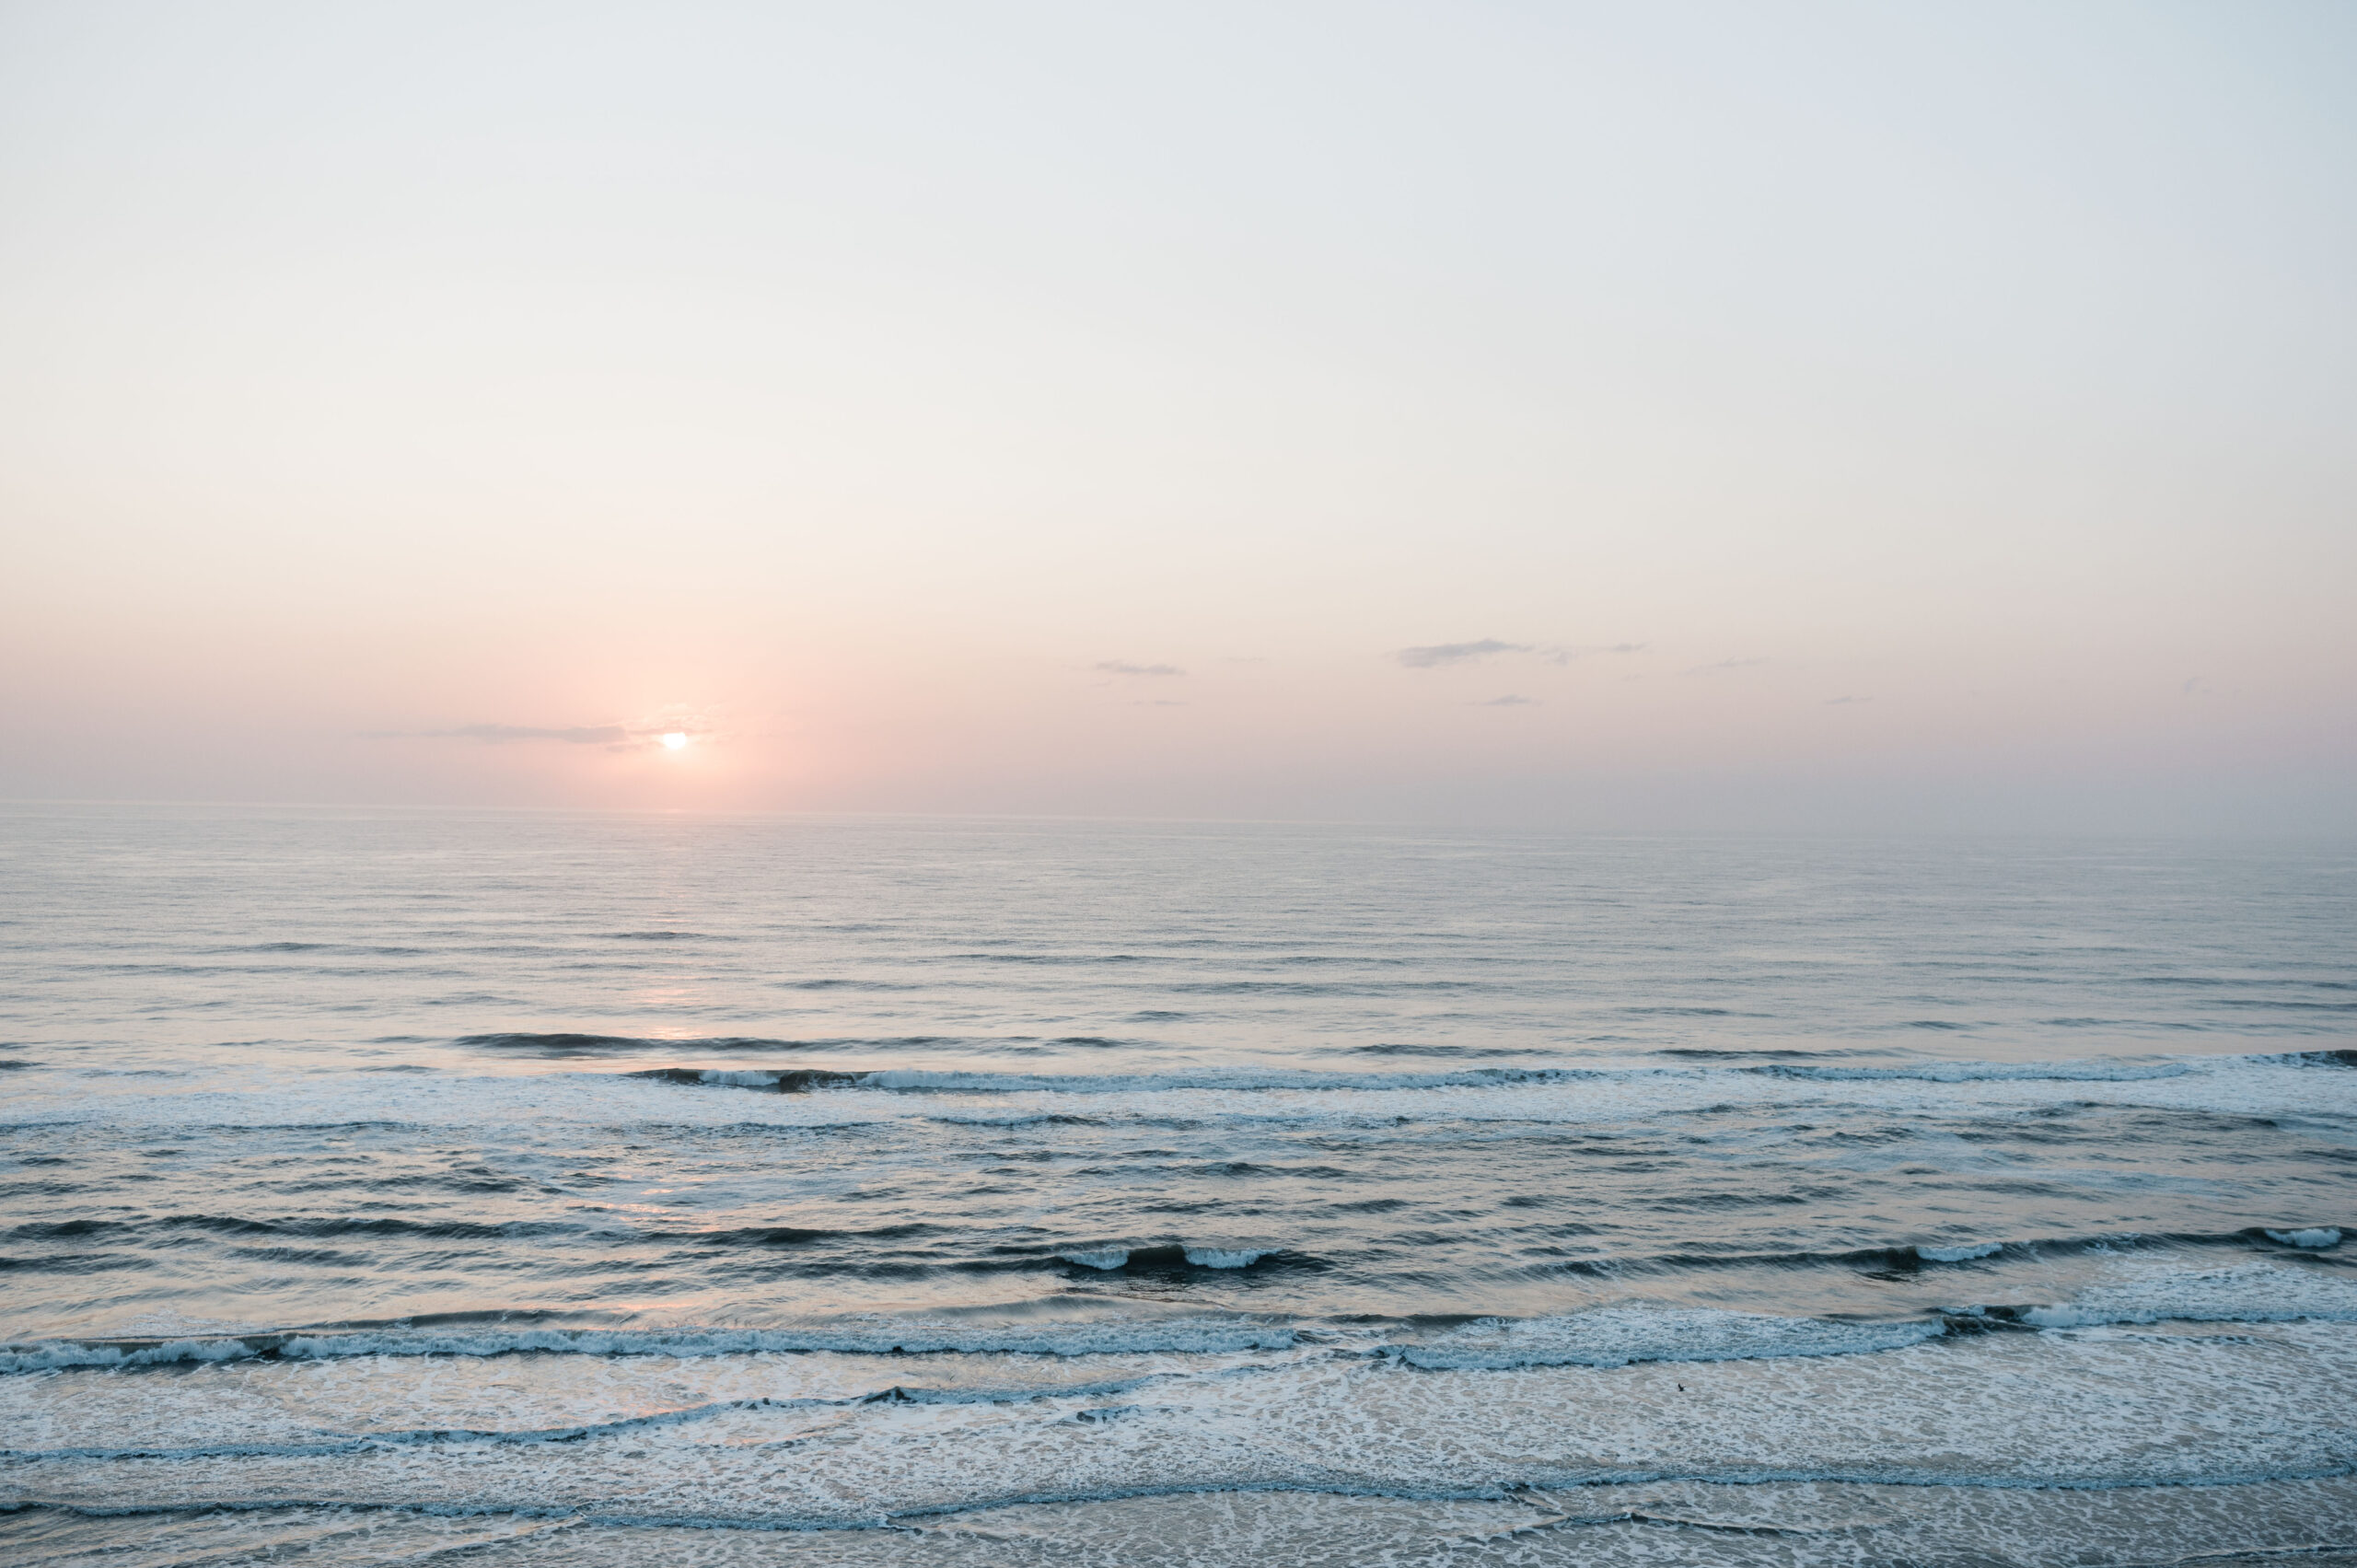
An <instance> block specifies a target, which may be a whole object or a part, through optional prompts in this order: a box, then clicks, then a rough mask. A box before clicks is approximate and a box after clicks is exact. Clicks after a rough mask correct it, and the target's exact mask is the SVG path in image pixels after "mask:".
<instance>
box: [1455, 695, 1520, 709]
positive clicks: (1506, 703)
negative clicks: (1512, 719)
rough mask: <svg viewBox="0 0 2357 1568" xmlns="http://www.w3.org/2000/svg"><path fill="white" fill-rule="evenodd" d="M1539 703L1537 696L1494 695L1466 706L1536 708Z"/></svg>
mask: <svg viewBox="0 0 2357 1568" xmlns="http://www.w3.org/2000/svg"><path fill="white" fill-rule="evenodd" d="M1466 706H1468V707H1470V708H1535V707H1537V706H1538V698H1536V697H1515V696H1505V697H1492V698H1491V699H1490V700H1489V701H1488V702H1486V703H1467V704H1466Z"/></svg>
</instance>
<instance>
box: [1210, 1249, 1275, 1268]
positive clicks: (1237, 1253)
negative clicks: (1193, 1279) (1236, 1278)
mask: <svg viewBox="0 0 2357 1568" xmlns="http://www.w3.org/2000/svg"><path fill="white" fill-rule="evenodd" d="M1283 1250H1284V1249H1283V1248H1282V1247H1190V1248H1188V1249H1186V1252H1187V1261H1189V1262H1190V1263H1192V1264H1194V1265H1195V1267H1197V1268H1199V1269H1248V1268H1250V1267H1251V1266H1252V1265H1253V1264H1255V1263H1257V1262H1259V1261H1260V1260H1261V1259H1263V1258H1272V1257H1274V1256H1276V1254H1278V1253H1279V1252H1282V1251H1283Z"/></svg>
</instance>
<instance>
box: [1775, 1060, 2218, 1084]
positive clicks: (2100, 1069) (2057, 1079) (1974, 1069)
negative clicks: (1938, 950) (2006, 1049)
mask: <svg viewBox="0 0 2357 1568" xmlns="http://www.w3.org/2000/svg"><path fill="white" fill-rule="evenodd" d="M2227 1060H2229V1061H2237V1060H2248V1059H2247V1058H2233V1057H2230V1058H2227ZM1736 1071H1737V1072H1741V1073H1754V1074H1759V1075H1761V1076H1763V1077H1770V1078H1801V1079H1806V1080H1810V1081H1813V1082H1817V1083H1862V1084H1863V1083H1879V1082H1884V1081H1886V1080H1898V1079H1908V1080H1913V1081H1915V1082H1918V1083H1926V1084H1981V1083H2039V1082H2052V1083H2064V1084H2081V1083H2089V1084H2104V1083H2141V1082H2143V1081H2145V1080H2148V1079H2153V1078H2177V1077H2182V1076H2184V1075H2185V1074H2188V1073H2190V1072H2192V1071H2194V1064H2193V1063H2190V1062H2188V1061H2184V1060H2182V1059H2180V1060H2177V1061H2171V1062H2118V1061H2106V1060H2102V1059H2096V1060H2089V1061H2082V1062H1925V1063H1910V1064H1908V1065H1906V1066H1903V1067H1828V1066H1821V1065H1816V1064H1811V1063H1790V1062H1772V1063H1761V1064H1759V1065H1758V1066H1753V1067H1739V1068H1736Z"/></svg>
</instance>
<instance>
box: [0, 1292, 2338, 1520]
mask: <svg viewBox="0 0 2357 1568" xmlns="http://www.w3.org/2000/svg"><path fill="white" fill-rule="evenodd" d="M1720 1316H1722V1317H1724V1318H1732V1317H1734V1316H1735V1315H1732V1314H1729V1315H1720ZM1555 1327H1556V1329H1557V1330H1562V1324H1560V1323H1558V1324H1557V1325H1555ZM1589 1327H1590V1330H1591V1331H1592V1330H1593V1329H1594V1325H1593V1324H1591V1325H1590V1326H1589ZM1720 1329H1721V1330H1724V1331H1728V1332H1731V1333H1747V1332H1760V1331H1761V1330H1759V1329H1758V1327H1757V1325H1751V1326H1748V1327H1747V1326H1743V1325H1735V1326H1733V1327H1732V1328H1731V1327H1730V1325H1728V1324H1725V1323H1724V1322H1723V1323H1722V1324H1721V1325H1720ZM1488 1331H1490V1332H1492V1333H1494V1332H1495V1326H1490V1328H1489V1330H1488ZM1441 1338H1442V1339H1443V1340H1447V1339H1449V1338H1450V1336H1441ZM1476 1338H1478V1335H1467V1336H1464V1338H1463V1339H1461V1340H1460V1341H1459V1343H1460V1346H1461V1347H1462V1346H1464V1345H1466V1344H1469V1342H1471V1341H1472V1340H1473V1339H1476ZM728 1365H729V1366H731V1367H734V1368H736V1369H737V1370H736V1371H733V1372H731V1373H730V1374H729V1376H726V1377H722V1376H720V1374H721V1372H722V1370H723V1369H722V1367H721V1366H720V1365H714V1366H713V1367H711V1368H710V1369H709V1373H708V1375H707V1373H706V1371H703V1370H698V1369H693V1368H691V1369H689V1370H690V1371H691V1374H692V1376H691V1377H689V1378H688V1379H687V1380H686V1381H687V1386H686V1387H685V1388H675V1387H674V1385H675V1383H679V1382H680V1381H681V1377H680V1372H679V1364H677V1363H667V1362H662V1361H650V1360H644V1359H641V1360H633V1361H628V1362H619V1363H583V1362H578V1361H575V1362H568V1363H562V1364H560V1363H553V1362H544V1363H540V1364H537V1365H534V1364H524V1365H521V1366H520V1367H519V1368H518V1370H519V1371H521V1372H522V1373H523V1374H525V1376H522V1377H518V1378H513V1379H511V1378H509V1377H506V1376H500V1375H499V1374H500V1372H501V1371H502V1370H503V1369H500V1368H488V1367H484V1368H474V1367H461V1368H459V1369H458V1370H459V1371H461V1372H466V1373H470V1376H466V1377H464V1378H462V1379H454V1378H451V1377H450V1376H448V1375H447V1372H448V1370H449V1369H447V1368H446V1367H444V1366H439V1365H434V1364H428V1363H421V1362H417V1361H413V1360H412V1361H403V1362H382V1363H369V1362H365V1361H364V1362H358V1363H353V1362H343V1363H331V1364H312V1363H290V1362H284V1361H280V1362H264V1363H250V1364H243V1365H232V1366H226V1367H221V1366H214V1367H198V1368H193V1369H192V1371H191V1372H190V1374H189V1375H187V1376H171V1377H155V1376H115V1375H109V1374H68V1375H65V1376H59V1377H53V1378H19V1379H7V1380H0V1431H6V1432H10V1433H17V1432H29V1431H30V1430H31V1429H33V1428H34V1427H36V1426H40V1427H41V1428H42V1429H43V1430H47V1431H57V1432H64V1433H66V1434H69V1441H71V1442H75V1443H77V1444H78V1443H80V1442H83V1441H85V1440H86V1436H85V1434H90V1433H92V1432H93V1431H94V1430H95V1429H96V1426H97V1424H98V1423H97V1422H96V1420H95V1412H96V1411H99V1409H100V1408H101V1407H105V1408H106V1409H107V1410H108V1411H109V1412H110V1413H109V1414H108V1415H107V1418H106V1424H108V1425H109V1426H110V1427H112V1428H119V1429H121V1430H123V1431H127V1432H134V1433H137V1434H140V1435H139V1439H138V1441H139V1446H140V1447H141V1449H142V1450H143V1451H145V1452H157V1451H159V1450H165V1449H178V1450H182V1451H184V1452H185V1457H182V1458H173V1459H170V1460H168V1461H158V1460H154V1459H141V1458H128V1457H123V1458H110V1457H99V1456H93V1455H87V1454H75V1453H71V1452H66V1453H51V1454H49V1455H47V1456H45V1457H44V1456H42V1455H41V1454H39V1453H38V1452H36V1453H31V1454H28V1453H24V1452H23V1451H22V1450H19V1453H18V1456H17V1458H13V1459H12V1460H10V1461H9V1473H10V1481H11V1486H12V1489H13V1491H14V1494H15V1495H16V1496H17V1497H19V1498H22V1499H26V1500H29V1501H40V1502H49V1503H54V1504H65V1505H69V1506H77V1507H106V1506H119V1505H120V1503H121V1500H122V1498H124V1497H126V1496H135V1497H136V1498H137V1499H138V1501H139V1503H140V1504H141V1505H143V1506H147V1507H167V1506H183V1507H218V1506H238V1505H252V1504H266V1503H273V1502H278V1501H283V1500H285V1499H288V1498H321V1497H333V1498H336V1499H339V1500H341V1501H344V1502H348V1503H351V1504H364V1505H365V1504H378V1505H393V1506H403V1507H409V1508H422V1509H433V1510H448V1511H454V1512H466V1511H474V1510H482V1511H493V1512H505V1511H511V1510H521V1509H531V1510H553V1511H560V1512H570V1513H573V1514H575V1515H576V1516H581V1517H585V1518H590V1519H609V1520H646V1521H669V1522H674V1523H732V1522H743V1523H752V1524H765V1525H798V1526H827V1525H855V1524H878V1523H883V1522H887V1521H890V1520H893V1519H898V1518H911V1517H913V1516H931V1515H935V1514H938V1513H941V1512H945V1511H954V1510H957V1509H961V1508H971V1507H976V1506H987V1505H990V1504H993V1503H1003V1502H1011V1501H1015V1500H1019V1499H1025V1498H1035V1499H1042V1500H1053V1499H1082V1498H1104V1497H1115V1496H1121V1495H1128V1494H1136V1493H1179V1492H1196V1491H1201V1492H1215V1491H1229V1492H1234V1491H1238V1490H1255V1489H1265V1488H1275V1487H1290V1488H1304V1489H1315V1490H1322V1491H1329V1492H1344V1493H1387V1494H1390V1495H1396V1496H1406V1497H1433V1496H1450V1495H1454V1496H1469V1495H1490V1496H1495V1495H1498V1494H1499V1493H1502V1492H1503V1491H1504V1490H1506V1489H1508V1488H1512V1487H1517V1486H1528V1487H1538V1488H1548V1487H1554V1488H1562V1487H1575V1486H1576V1487H1585V1486H1591V1485H1595V1484H1598V1483H1609V1482H1614V1481H1671V1480H1676V1479H1678V1478H1689V1479H1696V1480H1705V1481H1742V1482H1768V1481H1779V1480H1789V1481H1801V1480H1819V1481H1892V1482H1905V1483H1910V1484H1914V1485H1919V1486H1929V1487H1933V1488H1947V1487H1955V1486H1980V1487H2028V1488H2081V1487H2089V1488H2100V1487H2119V1486H2151V1485H2155V1484H2168V1483H2184V1482H2222V1481H2236V1480H2259V1479H2269V1478H2287V1477H2294V1476H2309V1475H2326V1474H2336V1473H2340V1472H2343V1471H2346V1470H2347V1469H2350V1468H2351V1466H2352V1465H2357V1430H2351V1428H2349V1427H2348V1426H2347V1425H2345V1424H2344V1423H2335V1422H2333V1421H2330V1420H2328V1419H2319V1412H2327V1413H2328V1412H2330V1411H2334V1410H2338V1409H2345V1408H2351V1407H2357V1331H2352V1330H2351V1329H2349V1328H2347V1327H2345V1326H2342V1325H2339V1324H2325V1323H2303V1324H2287V1325H2278V1326H2272V1327H2270V1326H2258V1327H2254V1328H2252V1329H2249V1330H2246V1331H2240V1332H2236V1333H2233V1334H2215V1333H2208V1332H2170V1331H2167V1330H2149V1329H2139V1330H2084V1331H2081V1332H2077V1333H2073V1334H2068V1335H2049V1334H1988V1335H1979V1336H1972V1337H1968V1338H1956V1339H1946V1340H1943V1341H1941V1342H1937V1343H1925V1344H1917V1345H1913V1346H1908V1347H1903V1348H1898V1349H1894V1350H1892V1351H1890V1352H1889V1353H1887V1354H1875V1355H1863V1356H1842V1357H1835V1358H1831V1359H1827V1358H1823V1357H1816V1356H1809V1355H1805V1354H1803V1355H1794V1354H1782V1355H1773V1356H1769V1357H1766V1358H1760V1359H1746V1360H1732V1361H1721V1362H1717V1363H1714V1364H1706V1365H1695V1364H1684V1365H1620V1366H1599V1365H1520V1366H1514V1367H1509V1368H1503V1369H1480V1368H1479V1367H1469V1368H1468V1369H1465V1370H1427V1369H1422V1368H1419V1367H1417V1366H1415V1365H1411V1364H1409V1363H1408V1362H1407V1361H1406V1359H1405V1358H1404V1357H1400V1356H1367V1355H1364V1354H1358V1353H1349V1351H1348V1350H1337V1351H1336V1352H1334V1353H1310V1354H1303V1355H1294V1356H1286V1357H1280V1358H1273V1360H1272V1359H1271V1358H1265V1357H1264V1358H1259V1359H1256V1360H1255V1361H1254V1362H1253V1363H1251V1364H1248V1365H1232V1364H1231V1365H1226V1366H1225V1367H1224V1368H1222V1369H1213V1368H1212V1367H1210V1366H1208V1365H1206V1366H1205V1367H1204V1368H1203V1369H1202V1370H1203V1372H1204V1373H1205V1374H1206V1375H1203V1376H1176V1377H1170V1378H1165V1379H1163V1380H1160V1381H1158V1382H1156V1383H1155V1386H1154V1387H1153V1388H1152V1390H1151V1392H1150V1393H1146V1392H1144V1391H1143V1390H1142V1391H1141V1394H1140V1395H1138V1396H1124V1398H1123V1402H1124V1405H1125V1406H1126V1407H1127V1413H1125V1414H1123V1415H1122V1416H1121V1418H1120V1420H1116V1421H1102V1420H1090V1421H1085V1422H1084V1421H1080V1420H1077V1419H1075V1417H1077V1416H1078V1415H1079V1414H1080V1413H1081V1412H1082V1411H1101V1410H1102V1409H1103V1397H1102V1395H1101V1394H1098V1393H1096V1392H1093V1391H1090V1392H1084V1391H1082V1390H1081V1389H1080V1388H1078V1387H1074V1388H1065V1389H1062V1390H1057V1389H1051V1388H1042V1389H1040V1390H1039V1392H1037V1393H1036V1394H1034V1395H1033V1396H1032V1397H1029V1398H1024V1399H1017V1400H997V1401H994V1402H988V1403H983V1402H955V1403H944V1402H931V1401H922V1400H906V1399H880V1400H873V1401H869V1402H864V1403H858V1404H854V1405H849V1406H843V1407H840V1408H834V1409H829V1410H812V1409H808V1408H802V1407H799V1406H793V1405H788V1404H785V1403H782V1402H779V1401H775V1400H768V1399H763V1400H745V1399H742V1398H738V1399H737V1400H736V1401H735V1402H732V1403H728V1404H726V1406H725V1408H716V1409H713V1410H710V1411H691V1412H690V1411H679V1413H680V1414H682V1415H686V1414H692V1415H693V1416H694V1419H664V1417H665V1413H666V1412H667V1411H678V1405H679V1399H680V1396H681V1394H682V1393H685V1394H686V1395H688V1396H689V1397H690V1398H691V1399H708V1398H710V1397H711V1396H713V1395H715V1394H720V1395H732V1394H733V1395H737V1396H742V1395H750V1394H757V1393H763V1392H767V1391H770V1390H765V1389H764V1388H763V1387H762V1378H763V1376H764V1375H765V1373H764V1371H762V1370H761V1369H755V1368H750V1367H746V1366H743V1365H741V1362H731V1363H729V1364H728ZM770 1365H772V1366H773V1365H775V1364H774V1363H772V1364H770ZM565 1373H570V1374H572V1375H573V1376H572V1378H571V1379H570V1380H568V1379H567V1378H565V1377H563V1376H557V1375H561V1374H565ZM536 1375H547V1376H549V1377H552V1378H553V1382H541V1383H536V1382H534V1381H533V1378H534V1376H536ZM870 1376H873V1373H872V1372H871V1374H870ZM1075 1381H1076V1380H1075ZM510 1382H517V1383H521V1384H523V1385H524V1386H525V1387H524V1388H523V1389H522V1390H521V1392H520V1393H516V1392H508V1391H507V1390H506V1389H505V1385H506V1384H508V1383H510ZM454 1383H455V1384H457V1385H458V1386H457V1387H455V1388H454V1387H453V1384H454ZM792 1387H795V1385H794V1384H792V1383H788V1384H787V1385H785V1386H784V1387H780V1388H776V1389H775V1390H774V1391H775V1392H781V1393H782V1392H784V1391H786V1389H787V1388H792ZM281 1388H299V1389H300V1391H301V1395H302V1397H301V1399H300V1400H287V1401H281V1400H275V1399H273V1394H274V1392H275V1391H277V1390H279V1389H281ZM565 1389H570V1390H571V1391H570V1392H565V1391H563V1390H565ZM239 1390H242V1391H243V1392H242V1394H239V1397H238V1398H230V1399H225V1398H224V1397H223V1396H224V1394H225V1392H228V1393H238V1391H239ZM503 1398H504V1399H505V1400H507V1401H508V1402H507V1403H506V1404H505V1406H502V1407H499V1408H498V1409H496V1410H495V1411H492V1412H490V1413H493V1414H494V1415H495V1416H496V1425H497V1428H498V1429H499V1430H500V1431H502V1432H504V1433H506V1434H511V1435H510V1436H508V1437H507V1438H506V1439H505V1440H496V1441H487V1440H482V1436H483V1434H482V1432H481V1431H480V1430H478V1431H472V1432H464V1431H454V1432H453V1436H454V1437H456V1438H457V1439H459V1440H455V1441H454V1440H439V1439H435V1440H419V1441H388V1442H382V1443H364V1444H361V1445H358V1446H345V1447H342V1448H339V1449H338V1450H337V1451H333V1452H321V1451H319V1450H318V1438H319V1425H320V1424H322V1423H320V1422H319V1416H320V1415H322V1414H327V1413H330V1412H345V1413H344V1414H343V1416H342V1418H341V1420H340V1421H338V1422H337V1423H336V1424H337V1425H338V1426H340V1427H341V1430H342V1432H343V1433H344V1434H350V1435H354V1436H360V1435H365V1434H366V1430H367V1428H368V1426H369V1425H370V1424H373V1423H375V1422H377V1421H380V1420H382V1417H380V1416H377V1415H374V1414H373V1413H372V1414H366V1415H363V1414H356V1413H354V1412H376V1411H382V1412H383V1414H384V1415H385V1416H390V1417H392V1418H393V1420H395V1421H398V1423H399V1426H398V1428H394V1427H393V1426H392V1423H390V1422H386V1423H384V1425H385V1429H387V1430H388V1435H398V1434H410V1433H420V1434H432V1433H433V1432H434V1431H435V1429H437V1428H443V1429H458V1428H464V1427H470V1426H475V1425H477V1422H478V1417H477V1415H476V1409H475V1407H477V1406H479V1405H480V1404H481V1403H482V1401H485V1400H499V1399H503ZM552 1401H555V1402H559V1403H562V1404H563V1407H564V1410H563V1413H564V1414H565V1415H567V1416H569V1417H571V1418H573V1419H574V1420H575V1421H576V1422H583V1423H584V1424H585V1425H586V1424H588V1423H587V1422H586V1421H585V1418H595V1420H597V1421H598V1422H604V1421H606V1419H607V1418H606V1415H605V1412H608V1411H611V1412H615V1413H617V1414H619V1415H620V1416H621V1417H624V1418H634V1419H635V1423H634V1424H632V1425H630V1426H628V1427H627V1428H626V1429H624V1428H620V1427H616V1426H613V1425H611V1424H610V1423H609V1424H605V1425H595V1426H591V1427H590V1429H588V1430H586V1431H585V1432H584V1433H583V1434H581V1435H579V1436H578V1437H577V1439H575V1440H572V1441H566V1442H552V1441H545V1440H538V1441H536V1440H532V1439H533V1438H534V1437H535V1436H536V1435H537V1434H540V1433H541V1432H545V1431H547V1430H549V1429H551V1428H553V1427H556V1426H559V1425H560V1424H561V1423H560V1422H558V1421H554V1420H551V1419H549V1417H550V1416H552V1415H554V1414H557V1413H558V1412H557V1411H556V1410H554V1409H552V1408H551V1404H552ZM346 1422H352V1423H361V1425H360V1426H359V1428H358V1429H357V1430H356V1429H355V1426H354V1425H352V1424H343V1423H346ZM307 1423H308V1424H309V1425H310V1431H311V1437H312V1446H311V1447H310V1448H309V1449H308V1450H307V1451H299V1452H297V1451H284V1450H282V1451H279V1452H261V1451H255V1450H256V1449H257V1448H258V1447H261V1446H263V1445H259V1444H255V1443H252V1442H250V1441H249V1439H254V1438H265V1437H268V1436H270V1435H271V1434H273V1433H280V1434H290V1435H292V1436H294V1437H296V1438H298V1439H299V1438H300V1437H301V1436H302V1435H303V1429H304V1427H305V1425H306V1424H307ZM190 1440H193V1441H190ZM200 1447H206V1448H209V1449H210V1451H209V1452H198V1451H196V1450H197V1449H199V1448H200Z"/></svg>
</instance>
